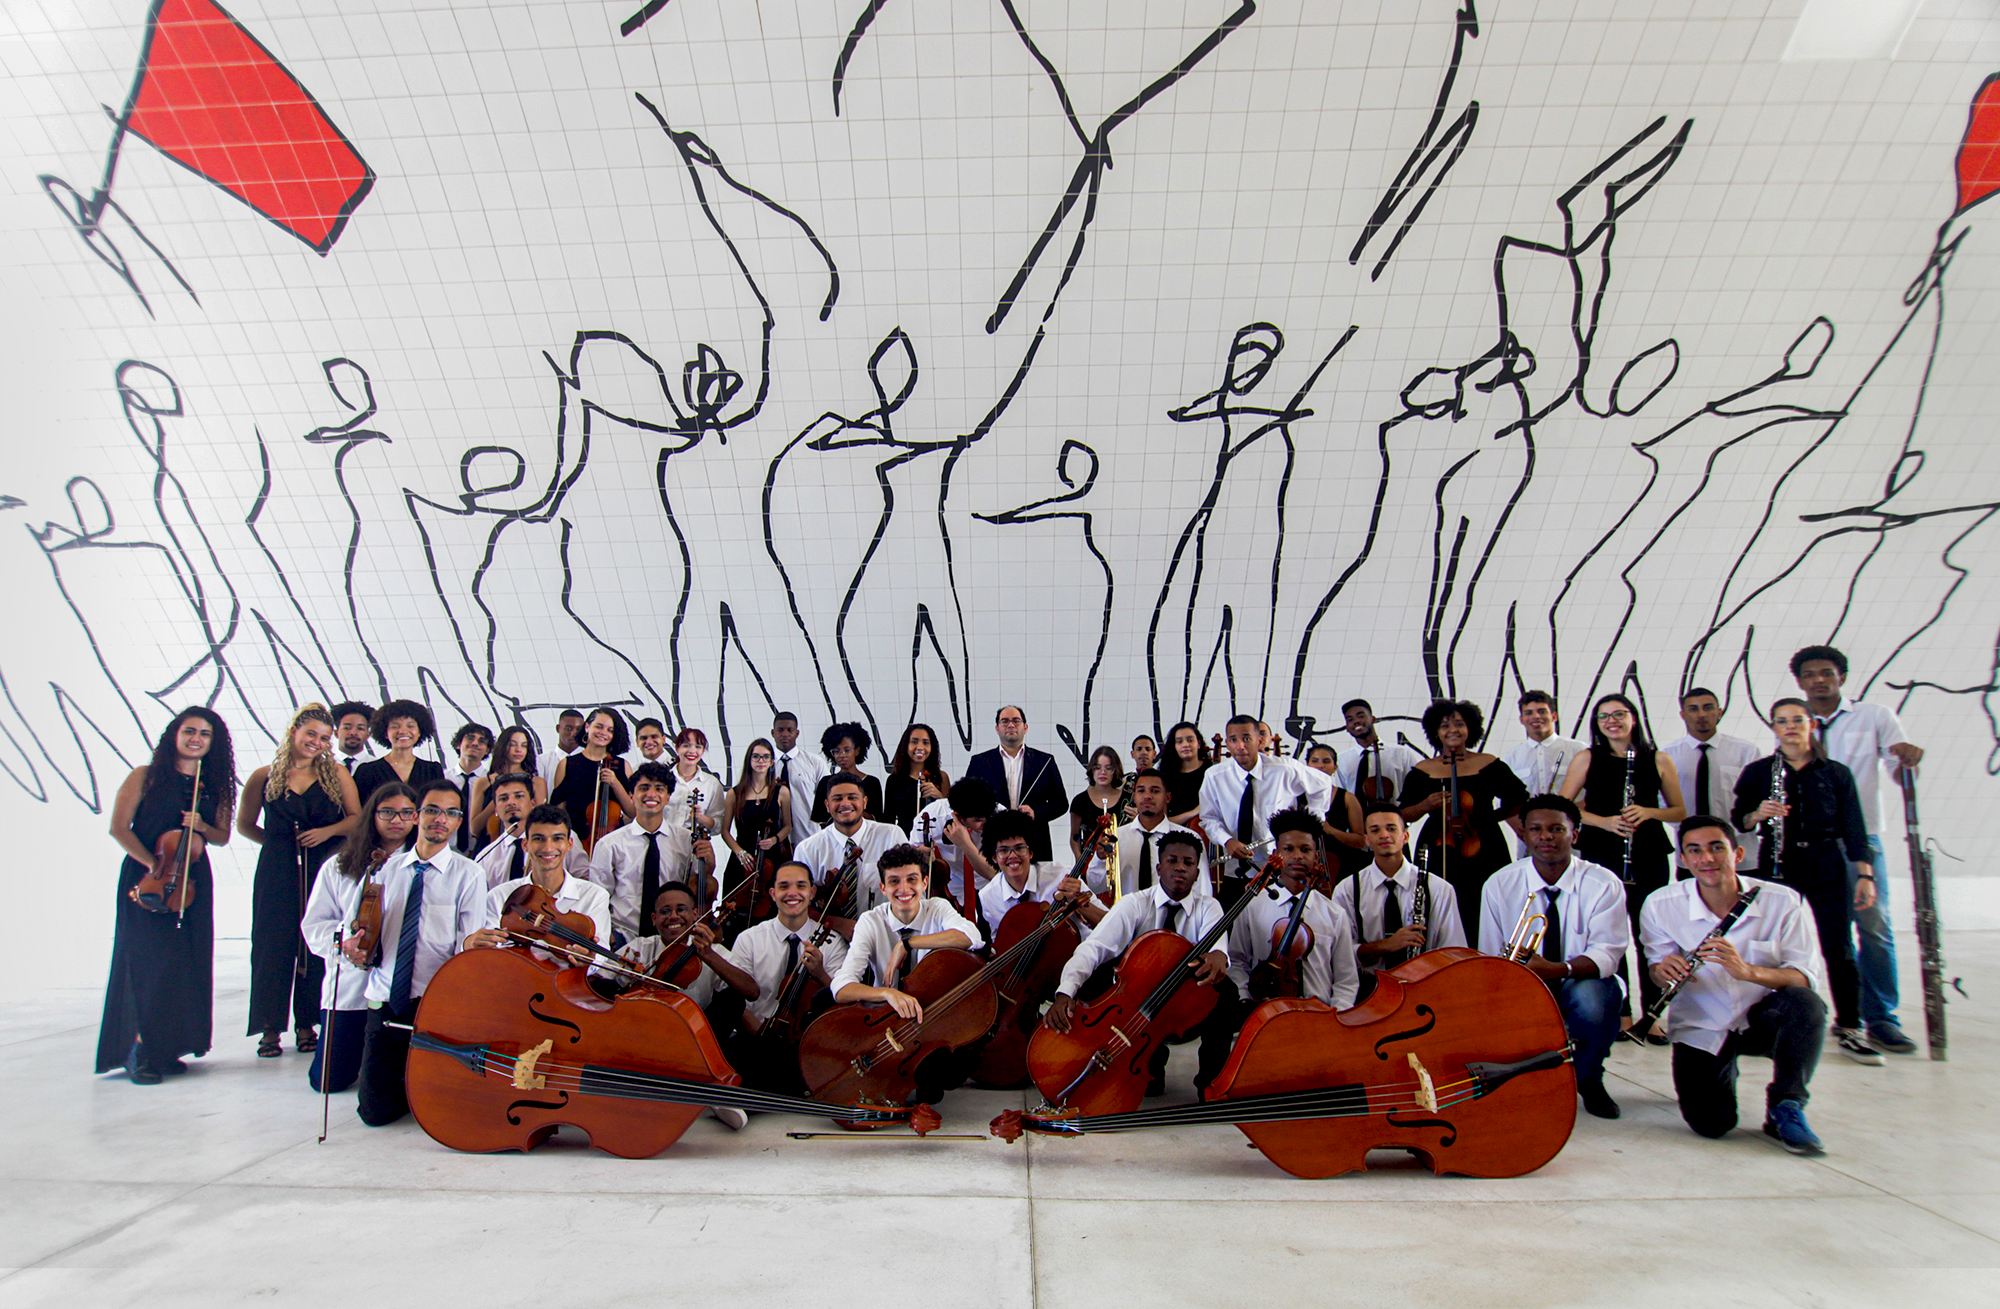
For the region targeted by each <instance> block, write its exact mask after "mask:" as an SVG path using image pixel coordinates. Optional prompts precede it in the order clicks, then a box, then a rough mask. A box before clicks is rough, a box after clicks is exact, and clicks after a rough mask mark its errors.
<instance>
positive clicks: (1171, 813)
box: [1159, 723, 1213, 827]
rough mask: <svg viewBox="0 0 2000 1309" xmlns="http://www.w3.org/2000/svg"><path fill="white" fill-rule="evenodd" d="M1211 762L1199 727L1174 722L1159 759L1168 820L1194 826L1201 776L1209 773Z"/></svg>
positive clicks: (1197, 816)
mask: <svg viewBox="0 0 2000 1309" xmlns="http://www.w3.org/2000/svg"><path fill="white" fill-rule="evenodd" d="M1212 762H1213V760H1211V759H1210V758H1209V757H1208V746H1207V744H1206V743H1204V742H1203V741H1202V739H1201V729H1200V728H1199V727H1196V726H1195V725H1194V724H1193V723H1175V724H1174V730H1173V731H1171V732H1168V733H1167V749H1166V753H1165V754H1162V755H1161V756H1160V761H1159V769H1160V774H1161V776H1163V777H1165V778H1166V779H1167V821H1168V822H1172V823H1179V824H1180V825H1181V826H1182V827H1193V826H1194V824H1195V820H1196V819H1197V818H1199V817H1201V779H1202V778H1204V777H1206V776H1208V766H1209V764H1210V763H1212Z"/></svg>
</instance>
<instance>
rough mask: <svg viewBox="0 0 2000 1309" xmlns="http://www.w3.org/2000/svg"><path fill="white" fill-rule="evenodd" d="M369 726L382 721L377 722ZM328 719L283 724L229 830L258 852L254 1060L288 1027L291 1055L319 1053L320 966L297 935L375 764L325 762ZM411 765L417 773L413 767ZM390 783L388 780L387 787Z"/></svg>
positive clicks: (270, 1051) (315, 714) (307, 715)
mask: <svg viewBox="0 0 2000 1309" xmlns="http://www.w3.org/2000/svg"><path fill="white" fill-rule="evenodd" d="M376 718H377V721H378V722H379V721H380V720H381V714H380V713H379V712H378V713H377V715H376ZM332 741H333V716H332V715H331V714H329V713H327V711H326V709H325V707H324V706H322V705H319V704H309V705H306V706H304V707H303V708H301V709H300V710H299V711H298V712H297V713H295V714H293V715H292V720H291V722H289V723H287V724H286V725H285V733H284V735H283V737H281V738H280V740H279V743H278V752H277V754H276V755H275V756H273V758H272V760H271V762H270V764H269V765H267V766H266V767H263V768H259V769H258V770H257V771H256V772H254V773H252V774H250V777H249V779H248V780H246V781H245V782H244V783H243V799H242V801H241V803H240V804H238V806H237V809H236V830H237V831H239V832H241V833H243V835H244V836H246V837H248V838H249V839H250V840H251V841H254V842H256V843H257V844H258V845H259V846H262V847H263V848H262V849H261V850H259V851H258V852H257V876H256V880H255V881H254V882H253V883H252V884H251V891H250V1022H249V1027H248V1034H249V1035H251V1036H254V1037H256V1038H257V1057H258V1058H259V1059H275V1058H277V1057H278V1056H279V1055H280V1054H282V1053H283V1047H282V1046H280V1045H279V1043H278V1034H279V1033H280V1032H282V1031H284V1029H285V1024H286V1022H287V1020H288V1019H289V1021H290V1023H291V1027H292V1039H293V1044H294V1045H295V1046H296V1047H297V1049H298V1052H299V1053H300V1054H311V1053H313V1052H314V1051H315V1050H317V1049H318V1048H319V1032H318V1023H319V1004H320V990H321V987H322V984H323V982H324V980H325V973H326V964H325V961H324V960H322V959H321V958H320V957H319V956H318V955H316V954H314V953H312V951H310V950H308V949H307V948H306V945H305V940H304V938H303V937H301V936H300V935H299V922H300V920H301V919H303V918H304V917H305V910H306V901H307V900H308V899H310V898H311V896H312V887H313V883H314V881H315V880H317V878H318V877H319V866H320V865H321V864H322V863H325V862H326V858H327V856H328V855H330V854H332V853H334V851H336V850H338V849H339V848H340V843H341V840H342V838H344V837H345V836H346V835H347V834H348V833H349V832H351V831H353V830H354V825H355V822H356V820H357V819H358V817H359V816H360V813H361V801H360V799H359V798H358V792H357V789H356V787H357V779H358V778H359V776H360V774H362V773H365V772H367V771H368V770H369V769H370V768H373V767H375V765H376V764H383V763H386V762H387V761H386V760H382V759H377V760H373V761H371V762H369V763H366V764H363V765H362V766H361V767H360V768H357V769H355V770H354V771H355V776H354V777H349V776H348V774H347V770H346V769H345V768H342V767H341V766H340V765H339V764H337V763H335V762H334V760H333V753H332V750H331V749H330V746H331V743H332ZM417 762H419V763H421V762H423V761H422V760H418V761H417ZM390 780H392V781H393V780H395V779H394V778H393V777H392V778H391V779H390Z"/></svg>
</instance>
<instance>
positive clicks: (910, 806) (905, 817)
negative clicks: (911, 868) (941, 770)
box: [862, 773, 937, 832]
mask: <svg viewBox="0 0 2000 1309" xmlns="http://www.w3.org/2000/svg"><path fill="white" fill-rule="evenodd" d="M936 784H937V783H936V782H935V781H933V782H932V785H936ZM862 789H863V790H864V791H865V790H867V787H866V785H865V784H864V785H863V787H862ZM923 795H924V793H923V792H922V791H921V790H919V789H918V783H917V779H916V778H914V777H910V776H908V775H907V774H903V773H898V774H897V775H896V776H894V777H891V778H890V779H889V780H888V781H887V782H886V783H884V784H883V787H882V807H883V810H884V812H883V813H882V814H881V815H880V817H881V820H882V821H883V822H885V823H889V824H891V825H892V826H895V827H900V828H902V829H903V830H904V831H906V832H914V831H915V830H916V826H917V815H918V814H920V813H922V812H923V811H924V806H925V805H926V804H927V803H929V802H928V801H926V800H925V799H924V798H923Z"/></svg>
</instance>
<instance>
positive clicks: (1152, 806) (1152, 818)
mask: <svg viewBox="0 0 2000 1309" xmlns="http://www.w3.org/2000/svg"><path fill="white" fill-rule="evenodd" d="M1170 803H1172V797H1171V796H1170V795H1169V794H1168V791H1167V779H1166V778H1165V777H1164V776H1163V775H1161V774H1160V773H1159V772H1157V771H1156V770H1154V769H1151V768H1148V769H1146V770H1144V771H1143V772H1140V773H1138V774H1137V775H1136V776H1135V777H1134V778H1133V781H1132V807H1133V817H1132V821H1131V822H1129V823H1127V824H1125V825H1124V826H1123V827H1121V828H1119V829H1118V881H1119V888H1118V893H1119V894H1120V895H1127V894H1130V893H1131V892H1133V891H1143V890H1145V889H1146V888H1147V887H1149V886H1151V885H1152V884H1153V881H1154V878H1155V876H1156V870H1157V869H1158V868H1159V866H1160V840H1161V838H1162V837H1164V836H1166V835H1167V833H1169V832H1187V834H1188V835H1189V836H1194V837H1196V839H1197V840H1199V839H1200V838H1199V836H1197V835H1196V833H1194V832H1192V831H1189V830H1188V829H1187V828H1185V827H1182V826H1181V825H1180V824H1179V823H1176V822H1173V821H1172V820H1170V819H1169V818H1168V817H1167V806H1168V805H1169V804H1170ZM1084 877H1085V878H1086V880H1088V881H1089V883H1090V885H1091V887H1092V888H1093V889H1094V890H1098V891H1103V890H1106V889H1107V887H1106V877H1107V873H1106V869H1105V867H1104V856H1103V855H1101V854H1098V855H1093V856H1091V860H1090V866H1089V867H1088V868H1087V869H1086V870H1085V872H1084ZM1189 894H1190V895H1193V896H1195V897H1196V898H1198V899H1206V898H1209V897H1212V896H1213V895H1214V894H1215V891H1214V889H1213V888H1212V887H1211V886H1210V883H1209V876H1208V852H1207V850H1206V849H1204V850H1203V851H1202V855H1201V875H1200V876H1199V877H1197V878H1195V881H1194V890H1192V891H1190V892H1189Z"/></svg>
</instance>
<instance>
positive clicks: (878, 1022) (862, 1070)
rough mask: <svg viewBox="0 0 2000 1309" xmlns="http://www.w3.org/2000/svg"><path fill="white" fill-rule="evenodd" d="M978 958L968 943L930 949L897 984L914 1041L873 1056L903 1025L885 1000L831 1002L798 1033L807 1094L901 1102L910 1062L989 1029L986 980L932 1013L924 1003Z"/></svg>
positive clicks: (913, 1083) (835, 1100)
mask: <svg viewBox="0 0 2000 1309" xmlns="http://www.w3.org/2000/svg"><path fill="white" fill-rule="evenodd" d="M982 966H983V965H982V964H981V962H980V959H979V956H978V955H975V954H973V953H972V952H971V951H970V950H932V951H930V952H928V953H927V954H925V955H924V957H923V959H922V960H921V961H920V962H919V963H918V964H917V966H916V967H915V968H912V969H911V970H910V975H909V977H908V979H907V980H906V981H905V982H904V983H903V985H902V986H900V987H898V988H897V989H898V990H900V991H902V992H904V993H905V994H907V995H912V996H915V997H916V999H917V1003H918V1004H920V1005H922V1006H923V1007H924V1020H923V1023H922V1025H921V1028H920V1030H919V1032H918V1035H917V1039H916V1040H914V1041H904V1042H902V1046H903V1048H902V1049H901V1050H900V1051H896V1052H894V1053H893V1054H892V1055H891V1057H889V1058H877V1057H875V1056H876V1052H877V1051H878V1049H879V1048H881V1047H882V1046H883V1045H884V1041H885V1037H886V1036H888V1035H890V1034H893V1033H894V1032H896V1031H897V1030H898V1029H899V1028H902V1027H905V1026H908V1025H909V1024H910V1021H911V1020H909V1019H907V1018H902V1017H899V1016H898V1015H897V1013H896V1011H895V1010H893V1009H891V1008H890V1007H889V1006H888V1005H886V1004H836V1005H835V1006H834V1007H833V1008H831V1009H829V1010H827V1011H826V1012H825V1013H823V1014H821V1015H820V1016H819V1017H818V1018H816V1019H814V1020H813V1024H812V1026H810V1027H808V1028H807V1029H806V1032H805V1035H804V1036H803V1037H801V1038H800V1040H799V1074H800V1076H801V1077H802V1078H804V1080H805V1084H806V1088H807V1094H808V1095H810V1096H811V1097H812V1098H813V1099H815V1100H821V1101H825V1102H827V1103H829V1104H855V1103H858V1102H860V1101H862V1100H868V1101H875V1102H881V1103H887V1104H906V1103H908V1102H909V1099H910V1096H911V1095H913V1094H914V1093H915V1092H916V1089H917V1066H918V1065H919V1064H921V1063H923V1061H924V1060H925V1059H927V1058H929V1057H930V1056H931V1055H932V1054H934V1053H936V1052H937V1051H939V1050H956V1049H959V1048H960V1047H961V1046H967V1045H970V1044H972V1043H973V1042H974V1041H977V1040H979V1039H980V1038H982V1037H984V1036H985V1035H986V1034H987V1033H989V1032H991V1031H992V1030H993V1022H994V1019H996V1018H997V1017H998V1016H999V1013H1000V1002H999V997H998V996H997V995H996V994H995V991H994V988H993V984H992V983H991V982H987V983H986V984H984V985H982V986H978V987H975V988H974V989H973V990H972V991H971V992H970V993H968V994H966V995H965V996H963V997H961V998H960V999H959V1000H958V1002H957V1003H956V1004H953V1005H952V1006H951V1007H950V1008H948V1009H944V1010H942V1011H940V1012H937V1013H935V1014H933V1012H932V1005H933V1004H934V1003H935V1002H936V1001H937V1000H939V999H941V998H942V997H943V996H944V994H945V993H946V992H947V991H950V990H951V989H952V988H954V987H956V986H957V985H958V984H959V983H961V982H963V981H965V980H966V979H967V978H969V977H971V976H972V975H973V974H974V973H976V972H978V971H979V970H980V968H981V967H982Z"/></svg>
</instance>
